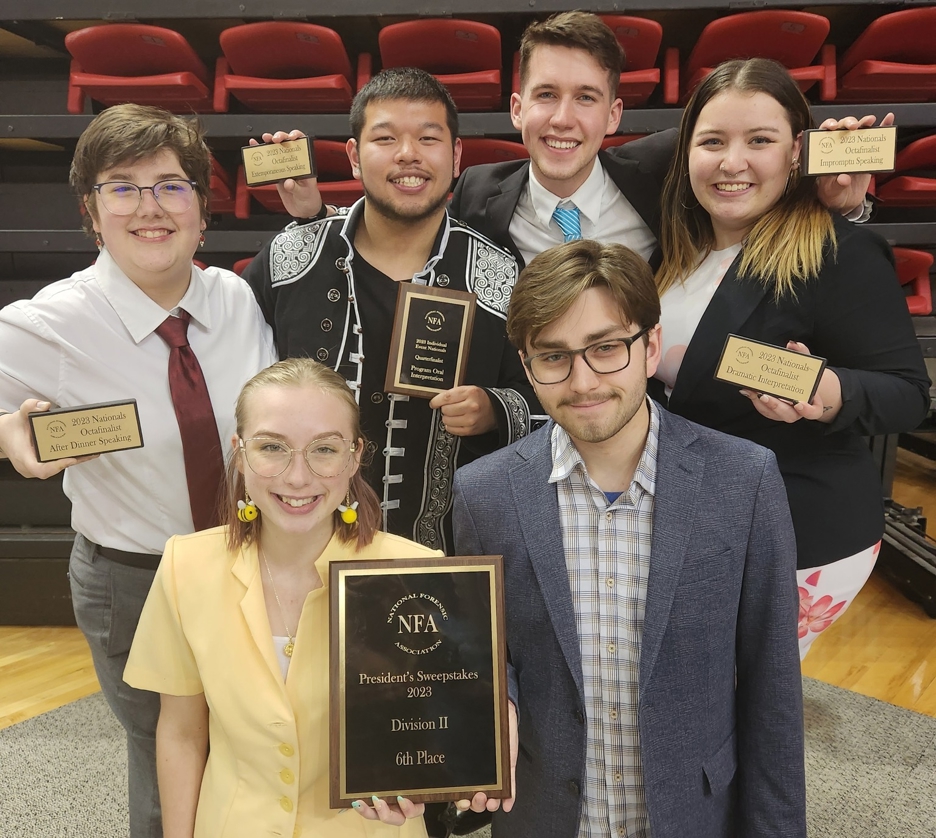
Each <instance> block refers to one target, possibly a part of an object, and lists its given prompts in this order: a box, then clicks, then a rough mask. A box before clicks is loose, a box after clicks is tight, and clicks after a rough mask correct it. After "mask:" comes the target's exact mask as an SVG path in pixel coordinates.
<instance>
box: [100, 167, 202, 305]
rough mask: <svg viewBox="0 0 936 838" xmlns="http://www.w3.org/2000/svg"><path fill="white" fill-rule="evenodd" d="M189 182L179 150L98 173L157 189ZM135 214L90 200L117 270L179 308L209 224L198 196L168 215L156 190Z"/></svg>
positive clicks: (105, 178)
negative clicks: (169, 182)
mask: <svg viewBox="0 0 936 838" xmlns="http://www.w3.org/2000/svg"><path fill="white" fill-rule="evenodd" d="M170 179H182V180H188V179H189V178H188V175H187V174H186V173H185V172H184V171H183V170H182V166H181V164H180V163H179V158H178V157H177V156H176V154H175V152H173V151H169V150H168V149H164V150H163V151H160V152H159V153H157V154H154V155H153V156H152V157H147V158H144V159H143V160H138V161H137V162H136V163H129V164H118V165H116V166H114V167H112V168H110V169H105V170H104V171H102V172H99V173H98V176H97V182H98V183H106V182H108V181H114V180H117V181H126V182H127V183H133V184H136V185H137V186H153V185H154V184H156V183H159V181H161V180H170ZM142 196H143V199H142V200H141V201H140V206H139V207H138V208H137V210H136V212H134V213H132V214H130V215H114V214H113V213H110V212H108V211H107V210H106V209H105V208H104V206H102V204H101V200H100V198H99V197H98V196H96V195H95V196H93V197H94V200H89V199H88V197H87V196H86V198H85V202H86V205H87V207H88V210H89V212H90V213H91V217H92V221H93V226H94V231H95V232H96V233H97V234H98V235H99V236H100V238H101V240H102V241H103V243H104V246H105V247H106V248H107V252H108V253H109V254H110V255H111V256H112V257H113V259H114V261H115V262H116V263H117V265H118V267H119V268H120V269H121V270H122V271H123V272H124V273H125V274H126V275H127V276H128V277H129V278H130V279H131V280H132V281H133V282H134V283H135V284H136V285H138V286H139V287H140V288H141V289H142V290H143V291H144V292H145V293H146V294H147V295H149V296H150V297H152V298H153V299H154V300H156V301H157V302H159V303H160V304H161V305H163V306H164V307H168V308H171V307H172V306H174V305H175V304H176V303H177V302H178V301H179V299H181V298H182V295H183V294H184V293H185V290H186V288H188V283H189V280H190V278H191V275H192V257H193V256H194V255H195V250H196V248H197V247H198V240H199V237H200V236H201V233H202V230H204V229H205V222H204V220H203V219H202V215H201V207H200V204H199V202H200V201H201V200H202V198H201V196H200V195H199V194H198V193H197V192H196V193H195V200H194V201H193V202H192V206H191V207H189V208H188V209H187V210H185V212H173V213H169V212H166V211H165V210H164V209H163V208H162V207H160V206H159V204H158V203H156V199H155V198H154V197H153V193H152V191H151V190H149V189H147V190H146V191H145V192H143V193H142Z"/></svg>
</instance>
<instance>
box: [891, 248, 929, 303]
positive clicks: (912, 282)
mask: <svg viewBox="0 0 936 838" xmlns="http://www.w3.org/2000/svg"><path fill="white" fill-rule="evenodd" d="M894 261H896V263H897V278H898V279H899V280H900V284H901V285H903V286H905V288H904V291H905V292H906V293H907V308H909V309H910V313H911V314H920V315H929V314H932V313H933V291H932V287H931V283H930V268H931V267H932V265H933V254H932V253H926V252H925V251H923V250H909V249H907V248H905V247H895V248H894Z"/></svg>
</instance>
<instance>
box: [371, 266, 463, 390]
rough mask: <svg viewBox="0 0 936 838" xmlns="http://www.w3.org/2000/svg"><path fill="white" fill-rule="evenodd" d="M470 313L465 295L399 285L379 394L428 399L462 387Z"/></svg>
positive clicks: (411, 285) (417, 286)
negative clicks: (384, 374)
mask: <svg viewBox="0 0 936 838" xmlns="http://www.w3.org/2000/svg"><path fill="white" fill-rule="evenodd" d="M474 314H475V295H474V294H471V293H469V292H468V291H455V290H452V289H449V288H436V287H434V286H430V285H414V284H413V283H411V282H401V283H400V288H399V291H398V292H397V304H396V315H395V316H394V319H393V336H392V337H391V340H390V358H389V361H388V363H387V381H386V384H385V387H384V389H385V390H386V391H387V392H388V393H399V394H401V395H404V396H418V397H421V398H425V399H431V398H433V397H434V396H436V395H438V394H439V393H442V392H444V391H445V390H451V389H452V388H453V387H458V386H459V385H461V384H464V381H465V365H466V364H467V363H468V349H469V346H470V343H471V328H472V325H473V324H474Z"/></svg>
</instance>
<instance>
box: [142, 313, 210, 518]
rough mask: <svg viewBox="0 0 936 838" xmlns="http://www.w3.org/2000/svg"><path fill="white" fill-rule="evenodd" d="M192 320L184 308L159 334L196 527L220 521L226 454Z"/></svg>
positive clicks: (159, 330)
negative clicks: (191, 337) (192, 337)
mask: <svg viewBox="0 0 936 838" xmlns="http://www.w3.org/2000/svg"><path fill="white" fill-rule="evenodd" d="M190 319H191V317H190V315H189V313H188V312H187V311H185V310H184V309H179V316H178V317H172V316H169V317H167V318H166V319H165V320H164V321H163V322H162V323H161V324H160V325H159V327H158V328H157V329H156V334H157V335H159V336H160V337H161V338H162V339H163V340H164V341H165V342H166V343H167V344H169V393H170V394H171V395H172V406H173V407H174V408H175V414H176V420H177V421H178V423H179V435H180V436H181V437H182V455H183V457H184V458H185V479H186V481H187V482H188V491H189V503H190V504H191V506H192V520H193V521H194V522H195V529H196V530H204V529H207V528H208V527H214V526H216V525H217V524H218V523H220V521H219V516H218V495H219V493H220V489H221V485H222V483H223V481H224V457H223V456H222V454H221V439H220V437H219V436H218V425H217V423H216V422H215V417H214V411H213V410H212V409H211V398H210V397H209V396H208V386H207V385H206V384H205V376H204V375H203V374H202V369H201V366H200V365H199V363H198V358H196V357H195V353H194V352H192V347H191V346H189V342H188V337H187V334H186V333H187V332H188V324H189V320H190Z"/></svg>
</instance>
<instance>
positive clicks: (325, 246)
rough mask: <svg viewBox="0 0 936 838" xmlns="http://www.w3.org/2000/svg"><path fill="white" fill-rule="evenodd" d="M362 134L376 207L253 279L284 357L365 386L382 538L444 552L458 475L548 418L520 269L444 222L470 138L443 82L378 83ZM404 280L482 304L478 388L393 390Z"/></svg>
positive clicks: (358, 114) (472, 370) (360, 112)
mask: <svg viewBox="0 0 936 838" xmlns="http://www.w3.org/2000/svg"><path fill="white" fill-rule="evenodd" d="M351 131H352V135H353V138H352V139H351V140H349V141H348V156H349V157H350V159H351V163H352V169H353V172H354V176H355V177H356V178H358V179H360V180H361V181H362V184H363V186H364V192H365V197H364V198H363V199H361V200H360V201H358V202H357V203H356V204H355V205H354V206H353V207H351V209H350V210H349V211H347V212H346V213H341V214H338V215H331V216H326V210H325V207H324V206H323V207H322V212H320V213H319V216H320V218H319V219H318V220H313V221H312V222H311V223H307V224H293V225H290V226H289V227H287V228H286V230H284V231H283V232H282V233H280V234H279V235H278V236H276V237H275V238H274V239H273V241H272V242H271V243H270V244H269V245H267V247H266V248H265V249H264V250H263V251H262V252H261V253H260V254H259V255H258V256H257V258H256V259H255V260H254V261H253V263H252V264H251V265H250V266H249V268H248V269H247V270H246V272H245V274H244V278H245V279H246V280H247V281H248V282H249V283H250V285H251V286H252V288H253V289H254V293H255V294H256V296H257V300H258V301H259V303H260V306H261V308H262V309H263V312H264V314H265V316H266V319H267V321H268V322H269V323H270V325H271V326H272V327H273V330H274V333H275V337H276V344H277V349H278V351H279V354H280V357H282V358H285V357H289V356H297V355H303V356H308V357H311V358H315V359H317V360H319V361H321V362H322V363H324V364H327V365H328V366H331V367H333V368H334V369H336V370H338V371H339V372H341V373H342V374H343V375H344V376H345V378H346V379H347V381H348V384H349V386H351V388H352V389H353V390H354V392H355V395H356V396H357V399H358V403H359V404H360V406H361V418H362V424H363V430H364V433H365V434H366V435H367V436H368V438H369V439H370V440H371V442H370V444H369V445H370V450H371V453H372V454H373V461H372V463H371V464H370V466H368V467H367V469H366V474H367V476H368V479H369V482H370V483H371V485H372V486H373V487H374V488H375V490H376V491H377V494H378V496H379V497H380V499H381V502H382V508H383V511H384V529H386V530H388V531H389V532H393V533H397V534H399V535H403V536H406V537H408V538H412V539H414V540H416V541H419V542H421V543H423V544H425V545H427V546H430V547H435V548H438V549H442V550H446V549H448V548H450V547H451V523H450V510H451V491H452V478H453V475H454V473H455V469H456V468H458V467H459V466H461V465H464V464H465V463H468V462H470V461H471V460H473V459H476V458H477V457H479V456H481V455H483V454H487V453H490V452H491V451H493V450H494V449H496V448H499V447H501V446H504V445H507V444H509V443H511V442H514V441H515V440H517V439H519V438H520V437H522V436H524V435H525V434H526V433H527V432H528V430H529V421H530V413H531V407H532V409H533V411H534V412H539V406H538V404H537V402H536V400H535V397H534V395H533V392H532V389H531V388H530V386H529V384H528V383H527V380H526V376H525V375H524V372H523V367H522V365H521V364H520V360H519V358H518V356H517V353H516V351H515V350H514V349H512V347H511V345H510V343H509V342H508V340H507V335H506V329H505V323H506V315H507V306H508V303H509V302H510V294H511V290H512V289H513V285H514V282H515V281H516V278H517V273H518V268H517V263H516V261H515V260H514V258H513V257H512V256H511V255H510V254H509V253H507V252H506V251H505V250H503V249H501V248H500V247H498V246H496V245H494V244H493V243H491V242H490V241H489V240H488V239H486V238H485V237H484V236H482V235H480V234H479V233H477V232H476V231H474V230H472V229H471V228H469V227H467V226H466V225H464V224H462V223H461V222H459V221H456V220H454V219H452V218H451V217H449V215H448V213H447V212H446V208H445V204H446V200H447V198H448V194H449V190H450V188H451V184H452V180H453V178H455V177H456V176H457V175H458V166H459V159H460V156H461V141H460V140H459V139H458V115H457V111H456V109H455V105H454V103H453V102H452V99H451V97H450V95H449V93H448V91H446V89H445V88H444V87H443V86H442V85H441V84H439V82H438V81H436V80H435V79H434V78H433V77H432V76H431V75H429V74H428V73H425V72H423V71H421V70H415V69H412V68H401V69H396V70H387V71H384V72H382V73H380V74H378V75H377V76H375V77H374V78H373V79H372V80H371V81H370V82H369V83H368V84H367V85H365V87H364V88H362V89H361V91H360V92H359V93H358V95H357V97H356V98H355V100H354V104H353V105H352V109H351ZM265 138H266V137H265ZM282 138H283V137H281V136H280V135H277V136H276V139H282ZM271 139H272V137H271ZM288 188H292V189H301V190H303V192H304V193H305V194H304V196H303V199H304V201H305V206H309V194H310V193H317V191H318V190H317V187H316V186H315V185H314V182H311V183H310V182H309V181H303V182H301V183H290V184H288ZM281 193H284V198H287V208H288V207H289V201H288V198H289V195H288V192H287V191H286V190H284V189H281ZM316 203H318V204H321V199H320V198H319V199H318V201H317V202H316ZM398 282H413V283H419V284H424V285H430V286H436V287H439V288H449V289H457V290H460V291H471V292H473V293H474V294H476V295H477V305H476V311H475V319H474V328H473V332H472V336H471V344H470V353H469V356H468V361H467V372H466V377H465V381H466V384H465V385H464V386H461V387H455V388H453V389H451V390H447V391H445V392H443V393H441V394H439V395H437V396H436V397H435V398H433V399H432V400H431V401H427V400H425V399H421V398H415V397H406V396H398V395H390V394H387V393H385V392H384V379H385V375H386V370H387V359H388V355H389V348H390V336H391V329H392V324H393V314H394V306H395V302H396V297H397V287H398V286H397V283H398Z"/></svg>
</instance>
